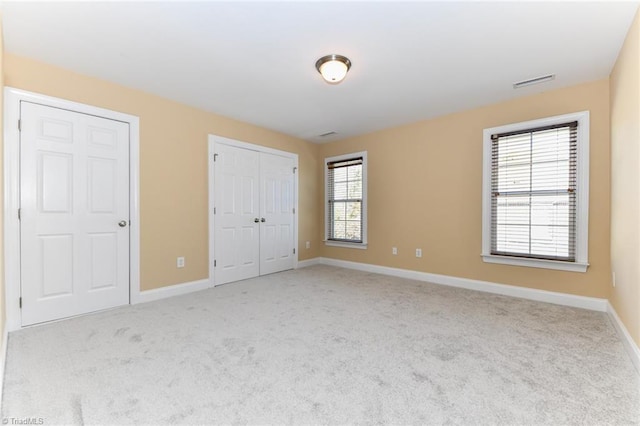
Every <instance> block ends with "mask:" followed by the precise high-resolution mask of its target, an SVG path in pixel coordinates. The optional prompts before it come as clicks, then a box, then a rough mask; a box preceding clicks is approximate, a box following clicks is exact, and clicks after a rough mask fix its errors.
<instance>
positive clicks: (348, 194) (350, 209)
mask: <svg viewBox="0 0 640 426" xmlns="http://www.w3.org/2000/svg"><path fill="white" fill-rule="evenodd" d="M362 164H363V158H362V157H355V158H350V159H346V160H340V161H333V162H329V163H327V186H328V187H327V193H328V197H327V198H328V203H329V206H328V213H329V226H328V227H327V232H328V235H327V239H329V240H332V241H344V242H355V243H361V242H362V228H363V223H362V217H363V215H362Z"/></svg>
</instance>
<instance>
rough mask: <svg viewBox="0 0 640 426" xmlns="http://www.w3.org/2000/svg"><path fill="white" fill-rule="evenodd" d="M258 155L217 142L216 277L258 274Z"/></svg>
mask: <svg viewBox="0 0 640 426" xmlns="http://www.w3.org/2000/svg"><path fill="white" fill-rule="evenodd" d="M259 170H260V163H259V154H258V152H256V151H251V150H248V149H241V148H236V147H231V146H228V145H222V144H219V145H218V148H217V149H216V160H215V174H214V179H215V209H216V212H215V218H216V219H215V230H214V233H215V234H214V235H215V246H214V250H215V257H216V260H215V262H216V266H215V272H214V273H215V280H216V284H225V283H228V282H232V281H239V280H243V279H247V278H251V277H255V276H258V275H259V273H260V259H259V254H260V246H259V244H260V235H259V233H260V216H259V215H260V210H259V208H258V205H259V202H260V200H259V197H258V192H259Z"/></svg>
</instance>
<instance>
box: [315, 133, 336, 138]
mask: <svg viewBox="0 0 640 426" xmlns="http://www.w3.org/2000/svg"><path fill="white" fill-rule="evenodd" d="M333 135H337V133H336V132H327V133H323V134H321V135H318V137H319V138H326V137H327V136H333Z"/></svg>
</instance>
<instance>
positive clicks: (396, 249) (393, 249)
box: [391, 247, 398, 255]
mask: <svg viewBox="0 0 640 426" xmlns="http://www.w3.org/2000/svg"><path fill="white" fill-rule="evenodd" d="M391 254H393V255H396V254H398V247H391Z"/></svg>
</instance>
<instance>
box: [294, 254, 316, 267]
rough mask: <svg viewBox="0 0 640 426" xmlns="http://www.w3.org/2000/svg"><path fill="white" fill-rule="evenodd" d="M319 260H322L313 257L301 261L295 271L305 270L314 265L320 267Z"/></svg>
mask: <svg viewBox="0 0 640 426" xmlns="http://www.w3.org/2000/svg"><path fill="white" fill-rule="evenodd" d="M321 260H322V258H321V257H313V258H311V259H306V260H301V261H299V262H298V267H297V268H296V269H300V268H306V267H309V266H314V265H320V264H321Z"/></svg>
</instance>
